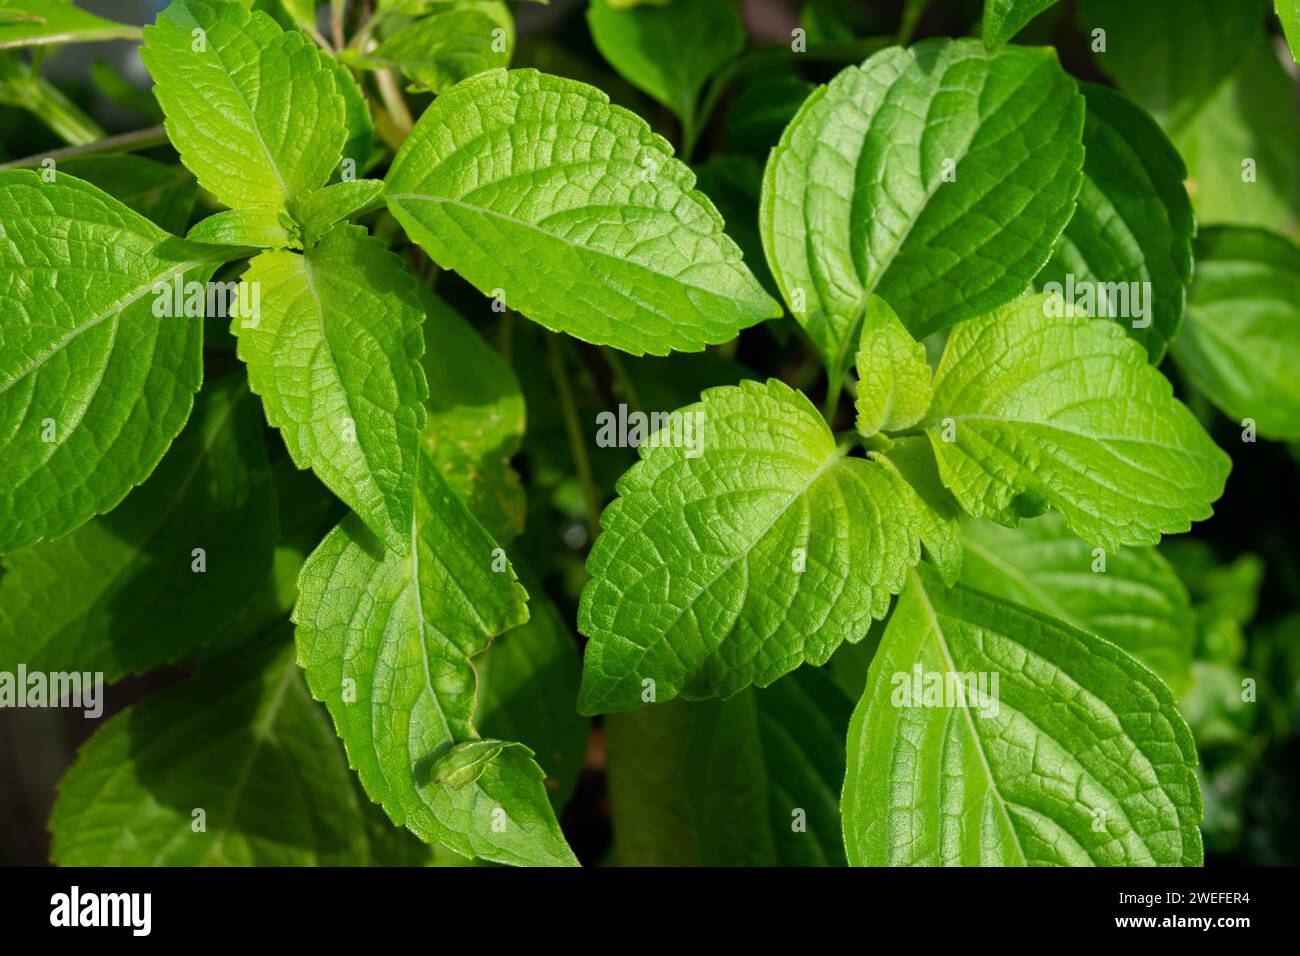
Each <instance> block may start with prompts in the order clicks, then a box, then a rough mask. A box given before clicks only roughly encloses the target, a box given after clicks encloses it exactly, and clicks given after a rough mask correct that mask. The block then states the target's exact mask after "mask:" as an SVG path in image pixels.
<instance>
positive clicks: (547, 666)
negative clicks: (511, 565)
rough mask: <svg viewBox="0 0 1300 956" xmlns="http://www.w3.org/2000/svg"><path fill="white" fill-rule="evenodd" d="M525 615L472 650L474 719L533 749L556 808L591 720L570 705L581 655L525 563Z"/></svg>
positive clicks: (583, 752) (574, 774)
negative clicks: (480, 650)
mask: <svg viewBox="0 0 1300 956" xmlns="http://www.w3.org/2000/svg"><path fill="white" fill-rule="evenodd" d="M517 570H518V571H519V572H520V578H521V579H522V580H523V582H524V583H525V584H526V585H527V587H528V592H529V595H528V611H529V617H528V620H527V622H525V623H523V624H521V625H519V626H518V627H516V628H514V629H513V630H511V631H510V632H509V633H506V634H502V635H501V636H500V637H498V638H497V639H496V640H494V641H493V642H492V646H491V647H489V648H488V649H487V650H486V651H484V652H483V653H482V654H480V655H479V656H478V657H476V658H474V670H475V671H476V672H477V674H478V695H477V701H478V711H477V713H478V716H477V719H476V720H475V724H476V725H477V727H478V729H479V730H480V731H481V732H482V733H484V734H486V735H487V736H488V737H493V738H498V739H500V740H517V741H519V742H520V743H522V744H523V745H524V746H526V747H527V748H528V749H529V750H531V751H533V752H534V753H535V754H536V755H537V762H538V764H539V765H540V766H541V767H542V769H543V770H544V771H545V772H546V793H547V796H549V797H550V798H551V806H553V807H555V811H556V812H557V813H558V812H559V811H560V810H561V809H562V808H563V807H564V805H565V804H566V803H568V801H569V797H570V796H572V795H573V789H574V787H575V786H577V783H578V774H579V773H580V772H581V770H582V765H583V761H584V760H585V758H586V756H587V735H588V733H589V731H590V729H591V722H590V721H589V720H588V719H587V718H586V717H583V716H581V715H580V714H579V713H578V712H577V711H576V710H575V709H574V707H573V702H574V701H575V700H577V699H578V682H579V680H580V679H581V674H582V663H581V661H580V660H579V657H578V645H577V643H576V642H575V641H574V638H573V634H572V633H571V632H570V630H569V627H568V625H567V624H566V623H565V621H564V619H563V618H562V617H561V616H560V612H559V610H558V609H557V608H556V607H555V605H554V604H553V603H551V601H550V599H549V598H548V597H547V596H546V594H545V593H544V592H543V590H542V587H541V584H540V582H539V581H537V579H536V578H535V577H534V576H533V575H531V574H530V573H529V572H527V571H526V570H525V569H524V568H523V567H518V566H517Z"/></svg>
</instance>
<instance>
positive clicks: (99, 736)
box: [50, 643, 377, 866]
mask: <svg viewBox="0 0 1300 956" xmlns="http://www.w3.org/2000/svg"><path fill="white" fill-rule="evenodd" d="M364 799H365V798H364V797H362V796H360V795H359V794H358V793H357V791H356V789H355V787H354V786H353V784H352V780H351V774H350V773H349V772H348V766H347V763H346V761H345V760H344V757H343V752H342V750H341V749H340V748H339V745H338V741H337V740H336V739H335V737H334V735H333V733H331V730H330V725H329V719H328V718H327V717H326V716H325V714H324V713H323V712H322V711H321V709H320V707H319V705H317V704H316V703H315V702H313V701H312V699H311V697H310V695H309V694H308V693H307V688H306V687H304V686H303V681H302V675H301V674H300V672H299V670H298V668H297V667H296V666H295V665H294V661H293V655H292V653H291V652H290V651H289V649H288V648H287V647H285V646H284V645H283V644H280V643H277V645H276V646H274V647H272V648H270V649H269V651H268V650H261V651H258V652H256V653H254V654H252V655H239V656H236V657H234V658H231V659H230V662H229V663H228V664H227V665H226V666H224V667H218V668H214V669H212V670H210V671H205V672H204V673H203V675H202V676H200V677H198V678H196V679H194V680H190V681H186V682H185V683H183V684H180V685H179V686H176V687H173V688H171V689H169V690H166V691H163V692H162V693H161V694H157V695H155V696H153V697H150V698H148V699H147V700H145V701H144V702H142V703H139V704H136V705H134V706H133V707H131V708H129V709H127V710H125V711H123V712H122V713H120V714H118V715H116V716H115V717H113V719H112V720H110V721H108V722H107V723H106V724H105V725H104V726H103V727H101V728H100V729H99V731H98V732H97V733H96V734H95V736H93V737H92V738H90V741H89V742H88V743H87V744H86V745H85V746H84V747H82V749H81V752H80V753H79V754H78V756H77V762H76V763H75V764H73V765H72V768H71V769H70V770H69V771H68V772H67V774H66V775H65V776H64V777H63V780H62V782H61V783H60V784H59V795H58V799H57V801H56V802H55V804H54V812H53V814H52V815H51V817H50V832H51V833H52V834H53V837H54V842H53V846H52V849H51V851H50V856H51V858H52V859H53V860H54V861H55V862H56V863H58V864H59V865H61V866H107V865H111V866H321V865H326V866H337V865H346V866H365V865H368V864H371V863H372V862H374V853H373V852H372V851H373V850H374V849H377V848H372V845H371V837H370V836H369V835H368V829H369V828H368V827H367V825H366V822H365V820H366V816H367V813H366V807H365V804H364ZM200 811H201V812H202V814H203V816H202V822H203V827H202V828H200V827H198V825H197V824H198V821H199V817H198V816H197V814H198V813H199V812H200Z"/></svg>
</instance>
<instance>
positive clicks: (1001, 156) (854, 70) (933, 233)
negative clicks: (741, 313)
mask: <svg viewBox="0 0 1300 956" xmlns="http://www.w3.org/2000/svg"><path fill="white" fill-rule="evenodd" d="M1083 111H1084V110H1083V98H1082V97H1081V96H1079V93H1078V89H1077V87H1076V85H1075V82H1074V80H1072V79H1071V78H1070V77H1069V76H1067V75H1066V74H1065V72H1064V71H1063V70H1062V69H1061V67H1060V64H1059V63H1058V62H1057V60H1056V55H1055V53H1054V52H1053V51H1052V50H1050V49H1037V48H1029V47H1008V48H1006V49H1004V50H1002V51H1001V52H999V53H996V54H990V53H989V52H987V51H986V50H985V49H984V46H983V44H981V43H980V42H978V41H976V40H946V39H937V40H926V41H924V42H922V43H918V44H916V45H915V46H913V47H910V48H908V49H906V50H904V49H902V48H901V47H891V48H889V49H886V50H882V51H881V52H880V53H877V54H876V55H875V56H873V57H871V58H870V59H868V60H867V61H866V62H865V63H863V64H862V66H860V67H858V66H850V67H847V68H845V69H844V70H842V71H841V72H840V73H839V75H838V76H836V77H835V79H834V80H832V81H831V83H830V85H828V86H825V87H822V88H820V89H818V90H817V92H815V93H813V95H812V96H810V97H809V98H808V100H807V101H806V102H805V103H804V105H803V108H802V109H801V110H800V111H799V115H798V116H796V117H795V119H794V121H793V122H792V123H791V124H790V126H789V127H788V128H787V129H786V131H785V135H784V136H782V137H781V142H780V144H779V145H778V146H777V148H776V150H775V151H774V152H773V153H772V156H771V158H770V159H769V160H768V164H767V172H766V175H765V177H764V181H763V203H762V207H761V210H760V221H761V229H762V233H763V247H764V248H765V249H766V250H767V258H768V262H769V264H770V265H771V266H772V272H773V274H774V275H775V276H776V280H777V283H778V284H779V285H780V287H781V291H782V294H783V295H784V296H785V300H786V302H787V303H788V304H789V305H790V309H791V312H793V313H794V315H795V318H796V319H798V320H799V322H800V323H801V324H802V325H803V326H804V328H805V329H806V330H807V331H808V334H809V336H810V337H811V338H812V340H813V343H814V344H815V345H816V346H817V347H818V349H819V350H820V351H821V353H822V356H823V358H824V360H825V362H826V365H827V368H828V369H829V370H830V372H831V374H832V375H838V374H840V373H841V372H842V371H843V369H844V368H845V365H846V361H847V359H848V356H849V353H850V350H851V349H852V348H853V345H854V343H855V342H856V339H857V331H858V324H859V322H860V320H861V318H862V314H863V310H864V309H865V308H866V304H867V299H868V297H869V296H870V295H871V294H872V293H873V292H874V293H876V294H878V295H880V296H881V297H882V298H883V299H885V301H887V302H888V303H889V304H890V305H891V306H892V307H893V308H894V310H895V311H896V312H897V313H898V315H899V317H900V318H901V319H902V321H903V324H904V325H905V326H907V328H908V330H909V331H910V332H911V333H912V334H913V335H914V336H915V337H916V338H918V339H919V338H923V337H924V336H926V335H928V334H929V333H930V332H933V331H935V330H936V329H941V328H944V327H945V326H949V325H952V324H953V323H955V322H959V321H961V320H962V319H965V318H969V317H970V316H973V315H979V314H981V313H984V312H987V311H988V310H990V309H993V308H996V307H997V306H999V305H1002V304H1003V303H1005V302H1006V301H1007V300H1009V299H1011V298H1012V297H1013V296H1016V295H1019V294H1020V293H1021V292H1023V291H1024V290H1025V288H1026V287H1027V286H1028V285H1029V283H1030V280H1032V279H1033V277H1034V275H1035V274H1037V273H1038V271H1039V270H1040V269H1041V268H1042V266H1043V263H1044V262H1045V261H1046V259H1047V256H1048V253H1049V250H1050V248H1051V244H1052V242H1053V241H1054V240H1055V239H1056V237H1057V236H1058V235H1059V234H1060V232H1061V230H1062V229H1063V228H1064V227H1065V224H1066V223H1067V222H1068V221H1069V219H1070V216H1071V214H1072V212H1073V211H1074V200H1075V196H1076V195H1077V194H1078V192H1079V184H1080V182H1081V180H1082V172H1081V169H1082V166H1083V147H1082V145H1081V143H1080V135H1081V130H1082V127H1083Z"/></svg>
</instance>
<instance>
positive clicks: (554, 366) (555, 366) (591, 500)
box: [546, 332, 600, 541]
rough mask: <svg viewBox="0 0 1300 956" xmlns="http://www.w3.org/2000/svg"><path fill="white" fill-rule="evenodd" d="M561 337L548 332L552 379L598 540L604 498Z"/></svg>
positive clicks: (589, 521)
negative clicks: (593, 468)
mask: <svg viewBox="0 0 1300 956" xmlns="http://www.w3.org/2000/svg"><path fill="white" fill-rule="evenodd" d="M560 345H561V338H560V336H559V335H557V334H555V333H553V332H550V333H546V351H547V353H548V357H549V358H550V365H551V379H552V380H553V381H554V382H555V391H556V393H557V394H558V395H559V396H560V408H561V409H562V410H563V412H564V428H565V430H566V431H567V432H568V433H569V451H570V453H571V454H572V455H573V465H574V468H575V469H577V472H578V483H579V484H580V485H581V486H582V498H583V501H585V502H586V504H587V534H588V535H589V537H590V540H592V541H594V540H596V530H597V526H598V523H599V521H600V497H599V496H598V495H597V494H596V481H595V479H594V478H593V477H592V474H591V459H590V458H588V457H587V445H586V443H585V442H584V441H583V440H582V424H581V423H580V422H579V421H578V406H577V403H576V402H575V401H574V400H573V389H572V388H570V387H569V376H568V375H567V374H566V373H565V369H564V353H563V352H561V351H560Z"/></svg>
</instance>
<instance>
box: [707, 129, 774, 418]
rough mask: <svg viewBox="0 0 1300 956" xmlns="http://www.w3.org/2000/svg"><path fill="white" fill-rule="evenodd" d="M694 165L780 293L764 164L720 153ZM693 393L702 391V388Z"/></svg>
mask: <svg viewBox="0 0 1300 956" xmlns="http://www.w3.org/2000/svg"><path fill="white" fill-rule="evenodd" d="M782 125H784V124H782ZM778 135H779V131H778ZM773 142H775V138H774V139H773ZM764 152H766V149H765V150H764ZM693 169H694V170H695V175H696V177H698V178H697V180H696V184H697V185H698V186H699V187H700V191H701V192H702V193H704V194H705V195H706V196H708V197H709V199H711V200H712V201H713V203H714V205H715V206H717V208H718V212H719V213H721V214H722V217H723V219H725V220H726V222H727V235H729V236H731V238H733V239H735V240H736V245H738V246H740V251H741V253H742V254H743V255H744V257H745V261H746V262H748V263H751V264H752V266H753V268H754V275H755V276H756V277H757V279H758V281H759V282H760V283H762V285H763V289H764V290H765V291H766V292H767V293H768V294H770V295H780V294H781V293H780V291H779V290H778V289H777V287H776V280H775V279H773V278H772V272H771V270H769V269H768V267H767V260H766V259H765V258H764V257H763V238H762V236H760V235H759V234H758V199H759V195H760V194H761V192H762V189H763V167H762V165H761V164H760V163H759V161H758V159H757V158H755V157H753V156H718V157H715V158H714V159H711V160H709V161H708V162H707V163H701V164H699V165H696V166H694V167H693ZM768 328H770V329H771V328H787V329H789V331H791V332H793V327H791V326H789V325H788V323H787V321H786V319H785V318H784V317H781V318H779V319H777V320H776V321H775V322H772V323H769V325H768ZM709 384H710V385H717V384H720V383H719V382H710V383H709ZM693 394H694V395H698V394H699V390H698V389H696V390H695V392H694V393H693Z"/></svg>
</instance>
